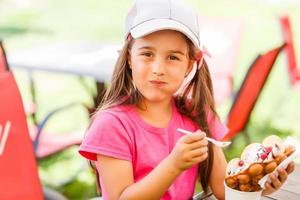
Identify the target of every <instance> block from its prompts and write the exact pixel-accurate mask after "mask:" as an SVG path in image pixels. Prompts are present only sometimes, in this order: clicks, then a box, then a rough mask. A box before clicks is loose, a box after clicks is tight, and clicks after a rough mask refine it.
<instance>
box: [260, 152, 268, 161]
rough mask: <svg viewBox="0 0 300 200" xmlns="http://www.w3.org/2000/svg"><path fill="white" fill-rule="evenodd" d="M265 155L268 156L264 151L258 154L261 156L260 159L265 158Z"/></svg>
mask: <svg viewBox="0 0 300 200" xmlns="http://www.w3.org/2000/svg"><path fill="white" fill-rule="evenodd" d="M267 157H268V154H266V153H262V154H261V155H260V158H261V159H262V160H265V159H266V158H267Z"/></svg>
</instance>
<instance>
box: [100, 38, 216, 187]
mask: <svg viewBox="0 0 300 200" xmlns="http://www.w3.org/2000/svg"><path fill="white" fill-rule="evenodd" d="M182 35H183V34H182ZM183 36H184V37H185V39H186V41H187V44H188V50H189V55H188V56H189V59H191V60H194V61H196V60H197V57H198V53H199V50H198V49H197V48H196V47H195V46H194V45H193V43H192V42H191V41H190V40H189V39H188V38H187V37H186V36H185V35H183ZM133 42H134V40H133V39H128V40H127V41H126V42H125V44H124V46H123V48H122V50H121V52H120V55H119V58H118V60H117V63H116V65H115V69H114V72H113V76H112V81H111V84H110V85H109V88H108V89H107V91H106V93H105V95H104V97H103V99H102V101H101V103H100V105H99V107H98V108H97V111H99V110H104V109H107V108H110V107H112V106H115V105H125V104H135V105H137V104H138V102H140V100H141V98H142V95H141V94H140V93H139V91H138V90H137V89H136V88H135V86H134V84H133V81H132V74H131V69H130V67H129V64H128V56H129V50H130V49H131V47H132V44H133ZM188 96H191V98H188ZM187 102H188V103H187ZM175 103H176V106H177V108H178V110H179V112H180V113H182V114H183V115H186V116H187V117H189V118H190V119H191V120H193V121H194V122H195V123H197V124H198V125H199V127H201V128H202V130H203V131H204V132H205V133H206V134H207V135H208V136H211V132H210V130H209V128H208V122H207V113H208V111H209V110H210V111H211V112H213V113H214V114H215V116H217V113H216V112H215V104H214V98H213V88H212V81H211V77H210V72H209V69H208V66H207V64H206V62H205V61H203V63H202V66H201V67H200V69H198V70H196V73H195V75H194V77H193V78H192V80H191V81H190V82H189V83H188V85H187V86H186V87H185V88H184V90H183V91H182V92H181V93H180V94H178V95H176V97H175ZM212 163H213V149H212V145H211V144H210V143H209V145H208V158H207V159H206V160H205V161H203V162H201V163H200V166H199V175H200V183H201V185H202V188H203V190H204V191H205V192H207V189H208V185H209V177H210V175H211V170H212Z"/></svg>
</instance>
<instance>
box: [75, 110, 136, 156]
mask: <svg viewBox="0 0 300 200" xmlns="http://www.w3.org/2000/svg"><path fill="white" fill-rule="evenodd" d="M131 144H132V142H131V138H130V136H129V134H128V131H126V129H125V127H124V126H123V123H122V121H121V120H120V119H119V118H118V117H117V116H116V115H114V114H113V113H110V112H106V111H103V112H101V113H98V114H97V115H96V117H95V118H94V120H93V122H92V124H91V126H90V127H89V129H88V131H87V133H86V136H85V138H84V139H83V142H82V144H81V145H80V148H79V153H80V154H81V155H82V156H84V157H85V158H87V159H89V160H97V154H101V155H105V156H110V157H114V158H118V159H122V160H128V161H131V160H132V153H131V152H132V149H131V146H132V145H131Z"/></svg>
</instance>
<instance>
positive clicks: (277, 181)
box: [262, 162, 295, 195]
mask: <svg viewBox="0 0 300 200" xmlns="http://www.w3.org/2000/svg"><path fill="white" fill-rule="evenodd" d="M294 169H295V163H294V162H291V163H290V164H289V165H288V166H287V168H286V169H279V170H278V173H279V175H278V177H276V176H275V175H274V174H270V179H271V181H272V182H271V183H269V182H266V184H265V189H264V190H263V192H262V195H268V194H271V193H273V192H275V191H276V190H278V189H279V188H280V187H281V186H282V185H283V184H284V182H285V181H286V179H287V177H288V174H290V173H292V172H293V171H294Z"/></svg>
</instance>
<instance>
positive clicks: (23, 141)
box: [0, 42, 43, 200]
mask: <svg viewBox="0 0 300 200" xmlns="http://www.w3.org/2000/svg"><path fill="white" fill-rule="evenodd" d="M0 45H1V46H0V96H1V98H0V110H1V112H0V145H1V146H0V177H1V178H0V188H1V190H0V199H7V200H8V199H28V200H29V199H36V200H39V199H43V191H42V187H41V183H40V181H39V177H38V169H37V163H36V160H35V157H34V151H33V146H32V141H31V139H30V137H29V133H28V127H27V123H26V116H25V113H24V109H23V104H22V100H21V96H20V93H19V90H18V88H17V85H16V82H15V79H14V76H13V74H12V72H11V71H9V69H8V65H7V61H6V59H5V53H4V50H3V48H2V43H1V42H0Z"/></svg>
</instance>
